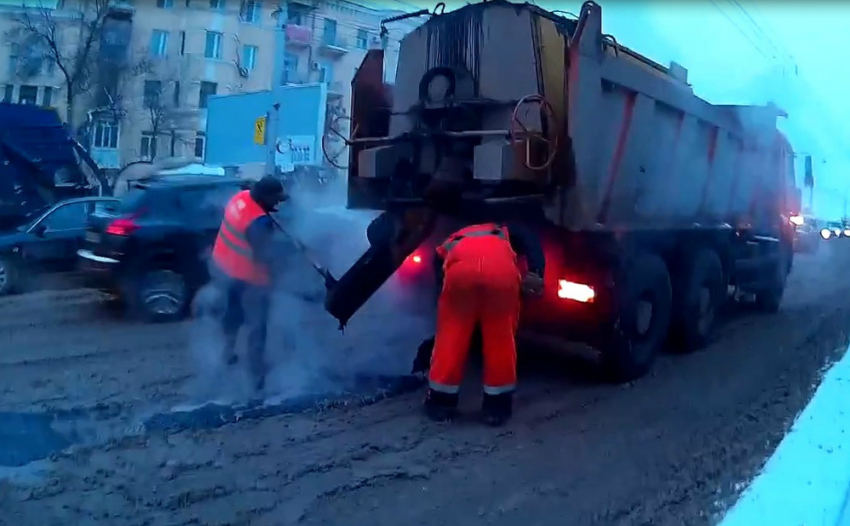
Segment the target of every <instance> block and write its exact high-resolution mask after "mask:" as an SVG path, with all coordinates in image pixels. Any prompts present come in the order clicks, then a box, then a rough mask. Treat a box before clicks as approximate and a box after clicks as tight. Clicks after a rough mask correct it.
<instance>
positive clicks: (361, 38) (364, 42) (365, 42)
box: [357, 29, 369, 49]
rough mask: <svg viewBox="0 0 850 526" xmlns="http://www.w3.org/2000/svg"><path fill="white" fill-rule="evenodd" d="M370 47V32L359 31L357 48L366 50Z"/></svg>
mask: <svg viewBox="0 0 850 526" xmlns="http://www.w3.org/2000/svg"><path fill="white" fill-rule="evenodd" d="M368 46H369V32H368V31H366V30H365V29H358V30H357V47H358V48H360V49H366V48H367V47H368Z"/></svg>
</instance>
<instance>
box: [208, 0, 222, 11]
mask: <svg viewBox="0 0 850 526" xmlns="http://www.w3.org/2000/svg"><path fill="white" fill-rule="evenodd" d="M224 5H225V1H224V0H210V9H215V10H216V11H221V10H223V9H224Z"/></svg>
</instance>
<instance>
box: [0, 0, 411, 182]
mask: <svg viewBox="0 0 850 526" xmlns="http://www.w3.org/2000/svg"><path fill="white" fill-rule="evenodd" d="M10 1H14V2H15V6H14V7H11V6H6V5H4V3H6V2H10ZM28 1H30V2H32V3H35V2H37V1H38V0H28ZM51 1H52V2H53V4H54V5H51V6H50V7H53V8H55V13H56V16H60V17H61V15H62V14H63V13H69V12H71V10H73V9H79V7H77V5H78V4H76V5H75V4H74V2H77V1H79V0H64V1H63V0H51ZM39 3H40V4H41V5H46V4H47V3H48V1H47V0H40V2H39ZM20 5H21V4H20V0H0V32H3V33H4V34H5V33H6V32H7V31H8V30H9V29H10V28H13V27H15V25H16V24H19V22H16V21H15V17H16V16H18V17H19V15H20V13H21V7H20ZM399 12H400V11H397V10H383V9H375V8H371V7H367V6H364V5H360V4H357V3H353V2H347V1H344V0H289V1H288V2H286V3H285V11H283V10H281V7H280V4H278V2H277V1H276V0H266V1H261V0H123V1H121V2H115V3H113V4H112V5H111V6H110V12H109V14H108V20H107V21H106V22H105V23H104V27H103V30H102V35H101V36H100V48H99V49H100V51H99V52H100V53H101V55H104V54H105V53H107V51H108V52H109V53H111V54H112V55H113V56H119V55H120V56H123V57H127V58H128V61H127V65H128V67H126V68H125V69H124V70H123V71H122V73H121V74H120V75H119V76H116V78H111V79H107V81H106V84H110V86H111V87H110V89H109V90H105V89H103V90H102V89H100V88H98V89H94V88H91V91H92V92H95V91H97V93H85V94H84V95H83V96H80V97H78V100H77V101H76V103H75V109H76V111H75V112H74V113H75V115H74V118H73V122H74V124H75V125H76V126H75V127H77V128H78V129H79V130H81V132H83V133H81V137H82V138H83V140H85V141H87V142H88V143H89V144H90V146H91V152H92V156H93V157H94V158H95V160H96V161H97V162H98V163H99V164H101V166H103V167H104V168H111V169H117V168H120V167H122V166H124V165H126V164H127V163H129V162H133V161H136V160H144V159H150V158H152V157H157V156H159V157H162V156H172V155H177V156H186V155H195V156H199V157H202V156H203V154H204V148H205V136H204V130H205V129H206V106H207V100H208V99H209V97H210V96H212V95H217V94H231V93H240V92H248V91H256V90H261V89H268V88H269V87H271V86H272V84H273V82H274V81H275V79H273V76H274V71H275V67H274V64H275V60H276V59H283V60H284V68H283V69H284V75H283V76H284V78H283V79H281V80H282V81H283V82H287V83H296V84H299V83H307V82H325V83H326V84H327V85H328V93H329V96H328V104H329V106H330V110H331V111H329V114H331V115H336V114H340V113H345V112H346V111H347V108H348V105H349V98H350V82H351V79H352V77H353V75H354V72H355V70H356V68H357V66H358V65H359V64H360V62H361V60H362V58H363V56H364V54H365V53H366V50H368V49H369V48H372V47H378V46H381V45H384V46H386V49H387V56H388V64H389V66H390V68H389V69H390V71H391V73H388V76H392V75H394V73H393V72H394V68H395V65H394V64H395V61H396V60H397V54H398V41H399V39H400V38H401V36H403V34H405V33H406V32H407V31H409V30H410V29H412V27H415V24H416V22H413V23H407V24H393V25H392V26H391V28H390V33H389V35H388V38H386V39H384V40H382V39H381V37H380V21H381V20H382V19H384V18H386V17H388V16H392V15H394V14H398V13H399ZM32 16H38V13H36V14H35V15H32ZM278 24H280V25H281V26H283V27H284V28H285V35H286V39H285V40H286V49H285V51H284V52H283V53H281V54H280V56H279V57H276V49H275V43H276V41H278V40H277V37H276V28H277V27H278ZM67 40H68V41H71V42H74V41H75V39H74V38H69V39H67ZM76 41H77V42H78V41H79V39H76ZM6 47H7V53H2V54H0V73H3V75H2V76H0V84H2V86H3V91H2V99H3V100H5V101H10V102H19V103H26V104H40V105H44V106H51V107H55V108H57V111H59V112H60V115H63V116H64V115H65V111H66V110H65V106H66V105H65V94H64V81H63V78H62V76H61V74H60V73H59V72H58V71H57V67H56V64H53V63H51V62H50V61H46V60H42V61H39V60H32V57H30V58H28V59H27V64H28V67H27V68H26V69H27V71H26V75H24V76H22V75H21V68H20V63H21V58H20V57H21V56H23V55H24V50H22V49H21V46H20V45H15V43H14V42H7V44H6ZM31 48H32V46H30V47H29V48H27V49H29V50H30V55H32V53H33V51H32V50H31ZM36 54H37V52H36ZM101 58H102V57H101ZM119 77H120V78H119ZM101 91H103V92H106V91H109V92H111V94H112V95H115V94H118V95H119V98H120V103H121V110H122V111H121V113H120V115H119V117H118V118H116V112H115V111H114V108H113V106H114V103H115V98H116V97H114V96H113V97H111V98H110V97H106V98H105V97H104V96H103V93H101Z"/></svg>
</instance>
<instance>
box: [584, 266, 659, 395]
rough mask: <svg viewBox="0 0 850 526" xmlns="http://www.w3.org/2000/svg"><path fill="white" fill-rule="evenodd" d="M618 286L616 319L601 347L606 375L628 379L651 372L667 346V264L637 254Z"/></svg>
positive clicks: (617, 378) (615, 379) (617, 379)
mask: <svg viewBox="0 0 850 526" xmlns="http://www.w3.org/2000/svg"><path fill="white" fill-rule="evenodd" d="M618 289H619V290H618V292H617V295H618V298H619V301H618V304H619V306H618V309H619V312H618V316H617V321H616V323H615V324H614V327H613V328H612V330H611V333H610V335H609V336H608V337H607V341H606V343H605V344H604V345H603V348H602V349H600V350H601V353H602V367H603V370H604V372H605V374H606V376H607V377H608V378H609V379H610V380H612V381H614V382H628V381H631V380H634V379H636V378H639V377H641V376H643V375H645V374H646V373H647V372H649V370H650V369H651V368H652V365H653V363H655V357H656V356H657V355H658V351H659V350H660V348H661V347H662V346H663V345H664V341H665V339H666V337H667V329H668V328H669V326H670V313H671V309H672V303H673V290H672V286H671V285H670V274H669V273H668V272H667V265H666V264H665V263H664V260H662V259H661V258H660V257H658V256H656V255H654V254H642V255H639V256H637V257H636V258H635V259H634V261H633V262H632V263H631V265H629V267H628V269H627V270H626V272H625V275H624V279H623V281H622V283H621V284H620V285H619V286H618Z"/></svg>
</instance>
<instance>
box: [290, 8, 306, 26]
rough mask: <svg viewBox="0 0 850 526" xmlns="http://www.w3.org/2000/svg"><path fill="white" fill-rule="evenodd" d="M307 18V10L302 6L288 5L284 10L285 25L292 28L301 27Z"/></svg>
mask: <svg viewBox="0 0 850 526" xmlns="http://www.w3.org/2000/svg"><path fill="white" fill-rule="evenodd" d="M306 18H307V9H306V8H305V7H304V6H302V5H296V4H292V3H289V5H288V6H287V8H286V23H287V24H292V25H294V26H303V25H304V20H305V19H306Z"/></svg>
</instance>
